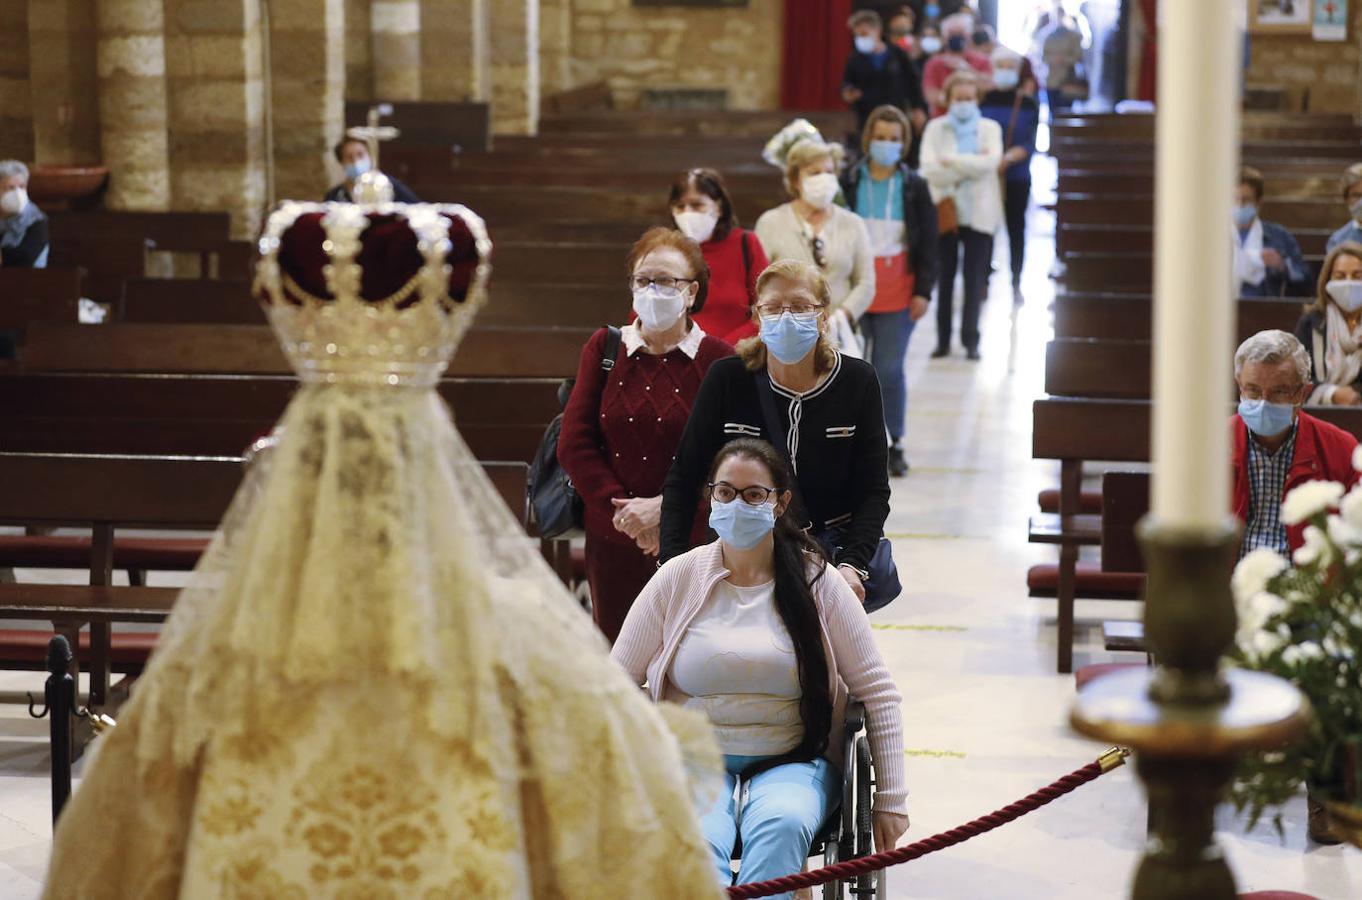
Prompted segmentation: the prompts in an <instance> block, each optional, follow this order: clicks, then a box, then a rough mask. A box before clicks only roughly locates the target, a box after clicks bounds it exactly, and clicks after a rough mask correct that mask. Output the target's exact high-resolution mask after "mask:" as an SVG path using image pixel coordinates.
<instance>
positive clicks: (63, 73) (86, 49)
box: [0, 0, 100, 165]
mask: <svg viewBox="0 0 1362 900" xmlns="http://www.w3.org/2000/svg"><path fill="white" fill-rule="evenodd" d="M28 40H29V48H30V49H29V53H30V60H31V62H30V70H31V72H32V75H33V91H32V97H33V140H34V158H35V159H36V160H37V161H38V162H40V163H47V164H53V165H80V164H91V163H98V162H99V161H100V146H99V95H98V92H97V91H96V90H95V83H96V80H97V77H96V68H95V54H96V47H95V45H96V43H97V42H98V35H97V34H96V31H95V0H28ZM0 102H3V101H0Z"/></svg>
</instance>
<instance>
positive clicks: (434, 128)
mask: <svg viewBox="0 0 1362 900" xmlns="http://www.w3.org/2000/svg"><path fill="white" fill-rule="evenodd" d="M376 102H379V101H376ZM376 102H375V103H376ZM375 103H369V102H362V101H354V100H350V101H347V102H346V104H345V127H346V128H353V127H355V126H357V125H365V124H367V123H368V115H369V109H370V107H372V106H374V105H375ZM390 105H391V106H392V113H391V114H390V115H387V116H384V117H383V124H384V125H391V126H393V127H395V128H397V129H398V130H399V131H400V132H401V135H399V137H398V138H397V141H395V142H394V143H395V144H397V143H401V144H424V145H435V146H439V147H445V148H450V149H452V150H454V151H455V152H462V151H464V150H468V151H470V152H471V151H478V152H483V153H485V152H487V151H488V150H490V149H491V143H492V129H491V107H489V106H488V104H486V103H478V102H462V103H460V102H435V101H430V100H421V101H412V102H401V101H398V102H392V103H391V104H390ZM383 152H384V154H385V155H386V153H387V146H386V145H385V146H384V150H383ZM380 159H381V158H380Z"/></svg>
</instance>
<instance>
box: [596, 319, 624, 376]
mask: <svg viewBox="0 0 1362 900" xmlns="http://www.w3.org/2000/svg"><path fill="white" fill-rule="evenodd" d="M622 338H623V333H622V332H621V331H620V330H619V328H618V327H617V326H615V325H607V326H605V349H604V350H602V351H601V368H602V369H603V370H604V371H606V372H609V371H610V370H611V369H613V368H615V360H617V359H619V356H620V341H621V340H622Z"/></svg>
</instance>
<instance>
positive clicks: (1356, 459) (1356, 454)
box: [1353, 444, 1362, 472]
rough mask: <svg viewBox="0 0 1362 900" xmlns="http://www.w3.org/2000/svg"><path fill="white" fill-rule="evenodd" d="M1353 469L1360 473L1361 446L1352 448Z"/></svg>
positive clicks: (1361, 467) (1361, 468)
mask: <svg viewBox="0 0 1362 900" xmlns="http://www.w3.org/2000/svg"><path fill="white" fill-rule="evenodd" d="M1353 468H1354V469H1356V470H1357V471H1359V472H1362V444H1358V445H1357V446H1356V447H1354V448H1353Z"/></svg>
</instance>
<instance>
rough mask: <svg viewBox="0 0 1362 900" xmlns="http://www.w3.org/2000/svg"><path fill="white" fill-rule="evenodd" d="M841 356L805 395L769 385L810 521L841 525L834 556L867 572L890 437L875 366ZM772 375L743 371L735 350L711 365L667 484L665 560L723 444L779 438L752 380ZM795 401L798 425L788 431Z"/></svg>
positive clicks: (685, 543) (880, 516)
mask: <svg viewBox="0 0 1362 900" xmlns="http://www.w3.org/2000/svg"><path fill="white" fill-rule="evenodd" d="M837 360H838V361H837V363H836V365H835V366H834V368H833V371H832V373H831V374H830V375H829V377H828V378H827V380H826V381H824V382H823V383H822V384H821V385H820V386H818V387H817V388H815V389H814V390H812V391H810V392H808V393H807V394H805V395H804V396H803V397H802V398H797V397H796V396H795V395H794V394H791V393H790V392H788V391H786V390H785V389H784V388H782V387H780V386H779V385H776V384H774V383H773V384H772V388H773V390H774V392H775V401H776V414H777V415H778V416H779V417H780V422H781V427H783V428H784V429H785V430H786V434H787V436H788V440H787V449H789V451H790V452H789V455H790V456H791V457H792V458H793V459H794V461H795V464H796V467H797V469H798V471H797V473H796V476H797V478H798V481H799V491H800V493H801V494H802V495H803V499H804V503H805V504H806V506H807V509H806V513H807V521H808V523H809V524H811V525H812V529H813V532H814V533H815V534H817V533H819V532H820V531H822V530H824V529H825V528H827V527H836V528H839V529H841V530H842V531H841V537H840V539H839V542H840V543H841V544H842V546H841V548H840V549H839V550H838V551H837V558H836V559H835V560H834V562H835V563H837V564H841V563H848V564H850V565H851V566H853V567H855V568H857V569H860V570H862V571H864V570H865V569H867V568H868V567H869V565H870V559H871V557H872V556H874V554H875V549H876V547H877V546H878V545H879V540H880V536H881V535H882V534H883V533H884V520H885V519H886V518H888V516H889V475H888V471H889V468H888V463H889V460H888V455H889V445H888V442H887V440H886V438H885V433H884V406H883V404H882V402H881V400H880V382H879V379H877V378H876V377H875V370H874V369H873V368H871V366H870V364H869V363H867V362H864V361H863V360H859V359H852V358H850V357H846V356H842V355H841V354H838V357H837ZM768 377H769V376H768V374H767V372H766V370H762V371H760V372H756V373H753V372H749V371H747V368H746V366H744V365H743V362H742V360H741V359H739V358H738V357H736V356H730V357H728V358H726V359H721V360H719V361H718V362H716V363H714V364H713V365H712V366H710V367H709V371H708V372H707V373H705V380H704V381H703V382H701V384H700V392H699V394H698V395H697V396H696V398H695V405H694V406H693V407H692V408H691V413H690V419H689V421H687V422H686V430H685V432H684V433H682V435H681V443H680V445H679V446H678V447H677V449H676V458H675V460H673V462H672V467H671V470H670V471H669V472H668V473H667V481H666V485H665V486H664V487H663V489H662V534H661V538H662V548H661V553H660V554H659V559H660V560H661V561H662V562H666V561H667V560H669V559H671V558H672V557H673V556H678V555H680V554H682V553H684V552H686V551H687V550H689V549H690V537H691V525H692V523H693V522H694V521H695V509H696V505H697V504H698V503H700V500H701V493H702V490H703V488H704V486H705V483H706V481H707V480H708V478H709V470H710V466H711V465H713V463H714V456H715V454H717V453H718V452H719V449H720V448H721V447H723V445H724V444H727V443H728V442H729V441H731V440H735V439H737V438H742V437H754V438H762V439H763V440H766V441H770V442H772V443H775V441H774V440H773V439H772V437H771V435H770V433H769V432H768V431H767V428H766V424H765V416H763V415H762V411H761V401H760V400H759V399H758V397H757V382H756V379H757V378H768ZM796 407H798V410H799V411H798V414H797V421H798V422H799V427H798V428H796V429H794V430H793V431H791V430H790V418H791V413H792V412H793V411H794V410H795V409H796ZM777 449H779V447H778V448H777Z"/></svg>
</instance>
